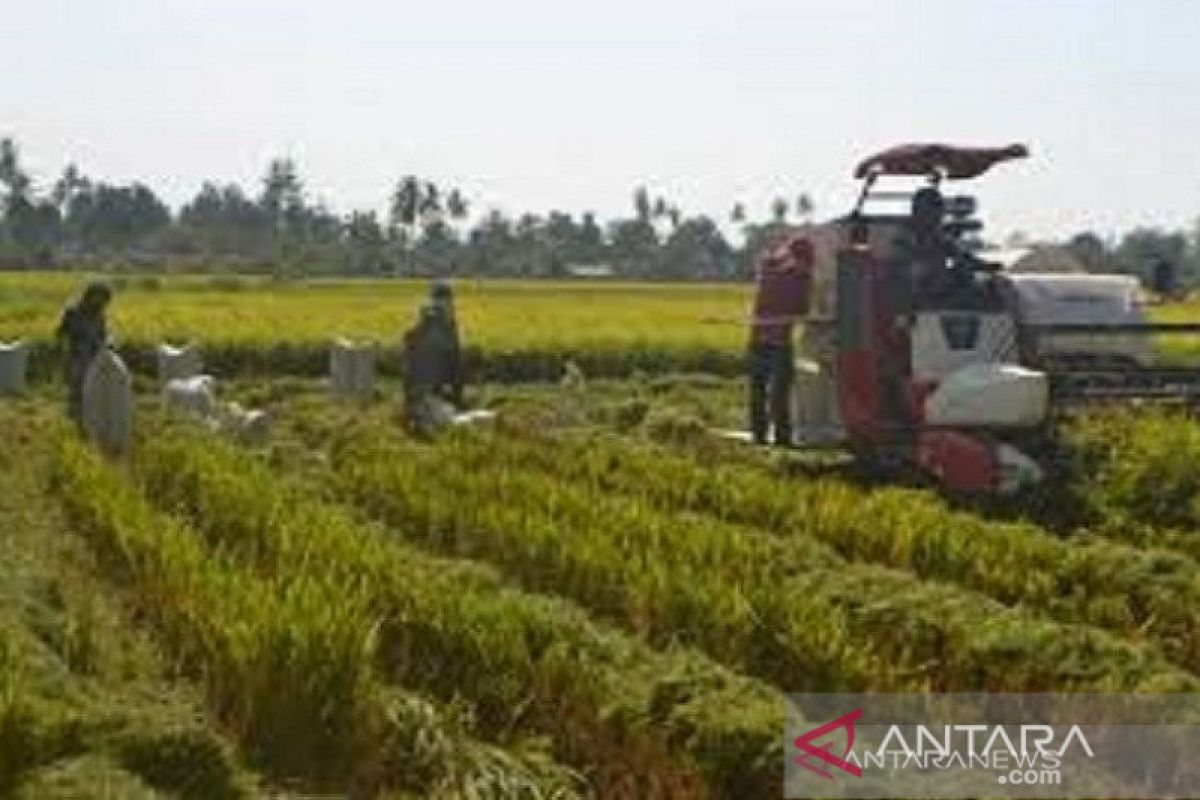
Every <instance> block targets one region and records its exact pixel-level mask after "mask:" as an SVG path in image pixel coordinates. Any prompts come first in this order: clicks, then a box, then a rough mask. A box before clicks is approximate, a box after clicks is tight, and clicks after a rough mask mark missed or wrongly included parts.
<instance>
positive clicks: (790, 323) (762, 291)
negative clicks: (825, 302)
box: [750, 236, 813, 346]
mask: <svg viewBox="0 0 1200 800" xmlns="http://www.w3.org/2000/svg"><path fill="white" fill-rule="evenodd" d="M812 263H813V251H812V244H811V243H810V242H809V241H808V240H807V239H804V238H803V237H799V236H795V237H791V238H789V239H787V240H786V241H785V242H784V243H783V244H781V245H780V246H778V247H774V248H772V249H771V250H770V251H768V252H767V253H766V255H765V256H763V258H762V259H761V260H760V261H759V264H758V277H757V281H758V285H757V291H756V292H755V296H754V309H753V318H752V319H751V334H750V338H751V342H752V343H754V344H766V345H776V346H782V345H787V344H789V343H791V339H792V330H793V328H794V327H795V323H796V321H797V320H799V318H800V317H801V316H803V315H804V313H805V312H806V311H808V300H809V297H808V296H809V285H810V283H811V279H812Z"/></svg>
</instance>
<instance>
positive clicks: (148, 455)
mask: <svg viewBox="0 0 1200 800" xmlns="http://www.w3.org/2000/svg"><path fill="white" fill-rule="evenodd" d="M7 280H8V281H9V282H8V283H5V284H0V285H3V286H5V287H7V289H11V288H12V287H13V286H16V285H17V284H18V282H19V280H21V279H13V278H11V276H10V277H9V278H8V279H7ZM172 281H179V283H178V285H172ZM195 281H199V283H194V282H195ZM36 285H37V286H38V287H39V289H38V291H40V292H42V293H43V294H42V295H40V296H39V298H38V299H31V298H32V295H22V297H23V298H24V299H23V300H21V301H20V302H17V301H14V300H13V295H12V293H11V292H9V293H8V295H7V296H6V299H5V300H4V301H3V302H0V330H5V331H9V332H10V333H8V334H0V338H2V337H3V335H11V332H13V331H14V330H16V328H17V327H19V326H20V325H28V324H30V323H29V321H30V320H37V321H38V322H37V325H41V324H43V322H44V321H45V320H47V319H52V318H53V316H54V309H56V308H57V306H58V304H59V303H60V302H61V297H60V296H59V295H58V294H56V292H61V291H65V290H69V288H70V287H69V285H68V283H66V282H62V281H60V282H59V283H57V284H56V283H55V281H54V280H51V279H49V278H38V279H36ZM422 291H423V289H422V287H420V286H416V285H393V284H388V285H387V286H386V287H383V286H368V285H344V286H343V285H337V286H329V287H320V288H319V289H318V288H315V287H293V286H284V287H271V288H270V289H267V288H261V289H253V288H247V287H242V288H239V289H237V290H233V289H228V290H222V291H217V290H216V289H214V288H213V287H211V286H209V285H208V284H207V283H205V282H204V281H202V280H200V279H167V284H166V285H165V286H159V287H158V288H153V289H152V288H148V287H142V288H137V287H133V288H128V289H127V290H126V291H125V293H123V294H122V295H121V296H120V297H119V300H118V309H119V310H118V311H117V316H116V319H115V324H114V327H115V328H117V329H119V330H121V331H126V330H128V331H130V332H131V335H133V334H132V332H133V331H137V332H138V333H137V334H136V335H138V336H144V337H146V338H147V339H148V340H149V339H151V338H154V337H158V336H159V335H160V334H161V332H162V330H163V329H162V328H161V327H156V326H161V325H163V324H165V323H164V322H163V321H164V320H166V319H171V318H174V319H197V318H199V317H201V316H202V315H203V313H204V311H203V309H204V307H205V306H204V300H203V298H209V299H210V300H211V298H213V297H221V298H225V299H228V298H231V297H232V298H234V299H231V300H229V301H228V304H227V305H224V306H223V305H221V304H217V305H214V306H213V311H212V315H213V318H214V319H221V320H225V321H230V322H229V324H230V325H231V326H235V325H237V326H241V327H235V328H234V329H235V330H236V331H237V335H238V336H242V337H246V338H245V339H244V341H246V342H251V344H249V345H247V346H250V347H275V346H278V344H279V342H284V343H287V342H292V341H295V342H307V344H308V346H312V347H314V348H315V347H318V346H321V342H322V341H323V340H324V339H326V338H328V337H329V336H330V335H332V334H331V333H330V332H329V331H328V330H326V329H325V328H326V326H327V325H328V326H330V327H334V326H336V324H337V323H338V321H339V320H340V319H341V317H340V316H339V314H341V313H344V309H347V308H360V309H362V310H364V314H363V315H362V318H361V319H357V322H356V323H354V324H362V325H364V327H362V328H360V329H358V331H359V333H355V331H353V330H346V331H339V332H345V333H349V334H351V335H367V336H370V335H373V334H372V331H376V332H378V335H379V336H381V337H383V335H384V332H386V330H388V328H387V326H389V325H391V324H392V323H391V322H389V321H388V320H389V319H390V317H389V316H388V315H389V314H391V313H392V310H391V309H392V308H393V306H394V307H395V313H396V315H397V316H399V317H405V315H407V314H408V313H409V311H410V310H411V307H412V306H413V305H415V304H416V303H417V302H419V295H420V293H421V292H422ZM576 291H577V292H578V294H571V293H570V292H566V291H562V290H560V291H558V292H556V291H554V290H553V289H552V287H548V286H544V285H539V286H533V285H523V284H513V285H511V286H510V285H503V286H501V287H497V286H496V285H492V284H489V285H488V286H464V287H463V288H462V295H461V296H462V300H461V308H462V309H463V315H464V327H465V328H466V329H467V331H469V334H468V335H470V336H472V337H473V338H474V337H476V336H477V335H478V337H479V339H480V347H481V348H482V350H483V352H484V353H487V352H488V348H489V347H491V348H496V349H495V350H493V351H491V352H500V351H502V350H503V348H513V349H514V350H520V349H521V348H534V349H536V348H538V347H545V342H546V341H551V342H553V343H554V344H553V347H555V348H558V347H562V348H568V349H570V350H571V352H575V349H576V348H584V347H586V346H587V345H586V342H587V341H588V340H587V339H585V338H573V337H576V336H578V335H581V334H582V333H583V331H582V330H579V329H578V328H577V326H578V325H580V324H581V323H582V321H583V320H585V319H589V318H590V319H592V320H595V321H596V324H597V326H598V333H597V335H598V336H600V338H599V339H597V340H595V341H604V342H605V344H604V345H603V346H604V347H612V348H614V351H613V352H619V350H620V349H621V348H623V347H625V346H628V345H631V343H636V342H639V341H646V342H651V343H653V344H652V345H650V346H659V343H660V339H661V341H664V342H666V345H665V346H666V347H668V348H672V347H681V348H685V349H686V348H687V347H689V346H693V345H695V344H696V343H697V342H699V343H700V346H702V347H704V348H709V347H711V348H713V350H714V352H723V353H726V354H727V355H728V356H729V357H730V358H736V356H737V351H738V349H739V348H740V329H739V328H738V327H737V326H736V325H733V326H723V327H718V326H716V325H715V324H713V325H707V324H706V323H705V322H704V321H703V320H704V319H705V315H711V317H712V318H713V319H716V318H718V316H719V315H722V314H734V315H736V314H739V313H741V308H742V305H743V304H744V296H743V294H742V290H741V289H740V288H736V287H697V288H690V289H680V290H678V294H672V292H673V291H676V290H668V289H666V288H663V287H633V286H620V285H612V286H609V285H605V286H602V287H588V288H587V289H586V290H584V289H578V290H576ZM305 292H307V293H309V295H310V296H314V297H315V296H317V295H319V296H320V297H322V298H323V299H322V300H321V301H320V302H313V303H312V304H311V306H309V307H310V309H311V310H310V313H309V314H307V315H305V314H304V313H303V312H302V309H304V308H305V307H306V305H305V303H306V301H305V300H304V299H303V298H304V297H305V295H304V293H305ZM372 293H374V295H375V296H374V297H372ZM35 294H36V293H35ZM584 294H586V295H587V298H588V299H587V300H586V301H585V300H584V299H582V296H583V295H584ZM260 295H261V297H260V300H261V303H260V305H261V309H262V310H261V312H260V313H261V316H260V317H259V318H258V319H257V320H256V319H254V318H253V315H252V314H251V313H250V311H249V309H252V308H253V307H254V298H255V297H258V296H260ZM154 297H161V298H163V299H164V302H163V305H162V307H161V308H158V309H147V308H145V307H144V306H145V305H147V304H148V303H149V301H150V299H152V298H154ZM268 297H269V298H271V299H269V300H268V299H267V298H268ZM522 298H523V299H522ZM564 298H570V301H571V302H568V303H566V304H565V305H564V303H563V300H564ZM493 300H494V304H493ZM21 303H24V306H23V307H24V308H25V311H24V312H19V311H16V310H14V309H18V308H21V307H22V305H21ZM222 303H224V300H222ZM539 304H542V305H544V306H545V307H546V308H545V310H544V313H545V314H547V315H550V317H549V318H550V319H554V320H556V324H558V325H561V326H562V329H561V330H555V329H554V326H553V325H550V324H549V323H548V322H547V321H546V319H544V318H542V317H541V316H540V314H541V313H542V311H538V312H536V313H535V312H534V311H532V310H530V309H533V308H539V307H540V306H539ZM560 306H562V307H560ZM577 306H578V307H577ZM235 308H241V309H243V310H245V311H246V316H244V317H238V315H237V314H236V313H234V309H235ZM522 308H525V310H524V311H522V310H521V309H522ZM668 308H669V309H671V310H670V311H666V310H662V309H668ZM284 309H286V311H285V310H284ZM335 309H342V311H335ZM366 309H373V310H374V311H373V312H372V313H374V314H375V316H371V315H370V314H367V313H366V312H365V310H366ZM550 309H557V310H550ZM23 313H24V314H25V315H26V316H22V314H23ZM557 313H561V314H562V316H559V317H554V316H553V315H554V314H557ZM289 314H294V315H295V316H287V315H289ZM521 314H530V315H532V316H537V318H538V319H539V320H540V322H539V324H541V325H543V326H544V327H542V328H540V329H539V330H540V332H541V336H543V337H545V338H544V339H539V338H538V334H537V332H535V331H534V330H524V329H523V326H522V323H521V321H520V320H521V319H522V317H521V316H520V315H521ZM39 315H40V316H39ZM122 315H124V316H122ZM155 315H163V316H155ZM171 315H175V316H174V317H172V316H171ZM660 315H665V316H662V319H664V320H665V319H676V320H684V319H686V320H692V322H691V323H689V324H691V325H692V326H693V327H692V328H691V329H690V331H691V334H692V335H691V338H689V334H688V333H687V332H686V331H684V332H681V331H678V330H668V328H669V327H670V326H669V325H667V324H665V323H663V330H662V333H663V336H662V337H657V336H656V335H655V327H656V324H655V322H654V321H653V320H654V319H655V318H657V317H659V316H660ZM351 316H355V315H354V314H351ZM532 316H531V318H532ZM235 319H239V320H241V321H240V322H238V323H234V322H232V320H235ZM21 320H24V321H21ZM268 320H271V322H268ZM600 320H605V321H606V322H605V323H604V324H603V325H601V324H600ZM618 320H623V321H624V324H618V323H617V322H616V321H618ZM568 321H569V323H570V324H568ZM284 324H294V325H295V326H296V329H295V331H294V332H293V331H291V330H290V329H286V328H279V330H284V331H286V337H285V338H284V339H273V338H272V335H271V333H272V326H273V325H284ZM347 324H348V325H349V324H351V323H347ZM256 325H257V326H258V327H255V326H256ZM370 325H375V326H377V327H374V328H371V327H369V326H370ZM4 326H8V327H4ZM139 326H143V327H140V328H139ZM639 326H641V327H639ZM726 328H728V329H729V330H726ZM28 330H29V328H23V329H21V330H16V332H18V333H25V332H26V331H28ZM196 330H197V332H198V333H197V336H200V335H201V334H204V330H203V328H196ZM293 334H294V338H293ZM27 335H28V334H27ZM706 336H712V337H713V338H711V339H709V338H705V337H706ZM255 337H257V338H255ZM306 337H308V338H306ZM555 337H557V338H555ZM622 337H627V338H622ZM642 337H645V338H644V339H643V338H642ZM723 337H727V338H723ZM209 340H210V336H209V335H207V334H205V335H204V341H205V343H206V350H207V343H208V342H209ZM622 342H624V344H622ZM544 352H548V351H544ZM676 366H677V365H676V363H675V362H671V363H670V364H666V365H664V366H663V369H662V370H661V374H651V373H652V371H650V370H641V369H631V370H630V371H629V374H627V375H622V376H619V377H616V378H613V377H606V376H604V375H591V374H588V376H587V379H586V381H585V384H584V385H582V386H578V385H576V386H570V387H566V386H559V385H556V384H552V383H550V384H545V383H543V384H531V383H521V382H512V380H504V381H495V382H481V383H477V384H476V385H474V386H473V387H472V389H471V396H472V399H473V400H474V401H475V402H476V403H477V404H479V405H484V406H487V407H490V408H493V409H495V410H496V411H497V412H498V418H497V421H496V423H495V424H494V425H492V426H490V427H481V428H471V429H461V430H457V431H453V432H451V433H449V434H447V435H444V436H441V437H439V438H437V439H435V440H433V441H424V440H416V439H413V438H410V437H408V436H407V435H406V434H405V433H404V432H403V431H402V429H401V427H400V425H399V424H398V421H397V403H396V394H395V386H394V384H392V383H391V382H390V381H385V383H384V386H383V387H382V388H381V390H380V391H379V392H378V393H377V394H376V395H375V396H374V397H372V398H370V399H368V400H365V401H362V402H344V401H341V402H339V401H336V400H334V399H332V398H331V397H329V395H328V392H327V390H326V388H325V387H324V386H323V385H322V384H321V383H320V382H319V381H316V380H312V379H310V378H308V377H305V376H304V375H303V374H302V373H301V374H278V373H272V372H266V373H263V374H255V373H253V372H251V373H247V374H241V375H237V376H233V375H230V376H229V378H228V379H227V380H222V383H221V394H222V397H223V399H233V400H237V401H239V402H241V403H243V404H245V405H247V406H254V407H261V408H264V409H266V410H268V411H269V412H270V413H271V414H272V416H273V419H274V427H273V431H272V436H271V439H270V441H269V443H268V444H266V445H265V446H259V447H250V446H247V445H244V444H239V443H236V442H234V441H232V440H227V439H224V438H221V437H219V436H216V435H214V434H213V433H211V432H209V431H208V430H206V429H204V428H202V427H200V426H197V425H194V424H189V423H187V422H186V421H181V420H176V419H169V418H167V417H166V416H165V415H164V414H163V412H162V410H161V409H160V407H159V400H158V398H157V395H156V393H155V392H154V391H152V390H151V387H150V384H149V382H148V381H141V382H140V383H141V384H142V385H143V387H144V389H145V391H143V392H142V393H141V394H140V396H139V400H138V407H137V409H136V419H137V440H136V445H135V448H134V451H133V453H132V454H131V455H130V456H129V457H128V458H127V459H123V460H120V461H111V460H107V459H105V458H103V457H101V456H100V455H98V454H97V453H96V452H94V451H93V450H92V448H90V447H89V446H87V445H86V444H85V443H83V442H81V441H80V440H79V439H78V437H77V436H76V435H75V434H74V432H73V431H72V430H71V429H69V428H68V427H67V426H66V425H65V424H64V423H63V422H62V421H61V419H60V418H59V417H60V412H59V409H58V407H57V405H58V402H59V398H58V394H59V391H60V389H59V387H58V386H56V385H55V384H54V383H53V382H37V383H35V385H34V386H33V388H32V390H31V392H30V393H29V395H27V396H25V397H23V398H16V399H0V426H2V427H3V429H4V430H5V432H6V437H7V438H6V444H8V445H9V446H7V447H5V448H4V449H3V450H0V470H3V473H2V474H3V475H4V476H5V483H4V486H3V489H4V491H3V492H0V533H2V534H3V535H0V565H2V566H3V569H2V570H0V597H3V598H4V603H0V790H2V791H3V792H5V793H11V794H14V795H17V796H25V797H78V796H81V793H86V792H87V791H92V790H94V788H95V787H97V786H100V785H103V786H105V787H111V789H110V796H120V797H142V796H144V797H155V796H161V795H167V796H180V797H206V798H207V797H267V796H269V797H281V796H282V797H291V796H295V797H309V796H313V795H321V796H345V797H355V798H358V797H438V798H463V797H470V798H530V799H533V798H584V797H589V798H590V797H595V798H726V797H728V798H743V797H746V798H749V797H754V798H757V797H777V796H780V795H781V792H782V781H783V775H784V772H783V759H784V755H785V752H786V749H785V744H786V742H785V740H784V737H783V718H784V705H783V697H784V695H785V694H787V693H790V692H832V691H843V692H868V691H870V692H925V691H995V692H1044V691H1077V692H1194V691H1197V690H1200V611H1198V610H1197V609H1200V602H1198V601H1200V545H1197V544H1196V541H1197V539H1196V536H1197V531H1196V528H1197V525H1200V424H1198V423H1197V422H1196V421H1195V420H1194V419H1192V418H1191V417H1190V416H1188V415H1187V414H1185V413H1183V412H1181V411H1178V410H1176V411H1159V410H1152V409H1123V410H1108V411H1097V412H1093V413H1089V414H1086V415H1082V416H1079V417H1076V418H1074V419H1072V420H1071V421H1070V424H1069V425H1068V426H1067V428H1066V429H1065V431H1064V438H1065V440H1066V442H1067V444H1068V448H1067V451H1066V452H1067V453H1068V454H1069V461H1068V463H1066V464H1065V465H1064V469H1063V476H1064V477H1063V479H1062V483H1061V484H1059V485H1055V486H1053V487H1050V488H1049V489H1047V492H1049V493H1050V496H1048V497H1046V496H1042V497H1039V498H1033V497H1022V498H1018V499H1015V500H1011V501H1007V502H1004V503H1000V504H987V505H984V504H980V505H969V504H966V503H964V502H961V501H957V500H952V499H949V498H946V497H943V496H941V495H939V494H937V493H935V492H933V491H931V490H929V489H927V488H922V487H920V486H916V485H913V486H895V485H887V486H885V485H880V484H879V483H877V482H874V481H873V480H872V479H871V478H870V477H869V476H864V475H861V474H859V473H858V472H857V471H856V470H855V469H854V468H853V466H852V465H849V464H847V463H846V462H845V461H844V460H842V459H839V458H838V457H836V456H821V457H815V456H813V455H811V454H807V453H775V452H764V451H760V450H752V449H748V448H744V447H742V446H740V445H737V444H735V443H732V442H728V441H726V440H722V439H719V438H717V437H713V436H711V435H710V434H709V433H708V432H707V431H708V430H709V429H711V428H713V427H732V426H735V425H738V424H739V421H740V418H741V402H742V398H741V392H742V390H741V386H740V383H739V381H738V380H737V379H736V378H730V377H722V376H721V375H720V374H713V373H711V372H710V373H698V372H692V371H689V372H686V373H685V372H681V371H680V370H678V369H676V368H675V367H676ZM585 372H586V370H585ZM506 377H507V378H511V376H506ZM1035 500H1037V501H1038V502H1036V503H1035V502H1034V501H1035ZM1068 512H1069V513H1068ZM81 787H85V788H83V789H81Z"/></svg>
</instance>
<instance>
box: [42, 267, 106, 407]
mask: <svg viewBox="0 0 1200 800" xmlns="http://www.w3.org/2000/svg"><path fill="white" fill-rule="evenodd" d="M111 301H112V289H110V288H108V285H107V284H105V283H101V282H99V281H97V282H94V283H90V284H88V286H87V288H86V289H84V290H83V295H82V296H81V297H80V299H79V302H77V303H75V304H74V305H72V306H69V307H68V308H67V309H66V310H64V311H63V313H62V318H61V319H60V320H59V323H58V330H57V332H56V338H57V339H58V343H59V346H60V347H61V348H62V351H63V377H64V379H65V380H66V383H67V416H69V417H70V418H71V420H72V421H73V422H74V423H75V424H76V425H80V426H82V424H83V379H84V377H86V375H87V369H88V366H89V365H90V364H91V363H92V359H94V358H95V357H96V355H97V354H99V352H100V350H101V349H103V348H104V346H105V345H106V344H107V343H108V324H107V321H106V319H105V312H106V311H107V309H108V304H109V303H110V302H111Z"/></svg>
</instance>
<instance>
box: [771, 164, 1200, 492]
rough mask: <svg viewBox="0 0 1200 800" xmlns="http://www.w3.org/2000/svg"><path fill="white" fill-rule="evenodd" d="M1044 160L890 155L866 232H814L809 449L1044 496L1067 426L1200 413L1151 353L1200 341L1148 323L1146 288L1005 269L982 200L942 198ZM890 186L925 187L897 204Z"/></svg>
mask: <svg viewBox="0 0 1200 800" xmlns="http://www.w3.org/2000/svg"><path fill="white" fill-rule="evenodd" d="M1027 155H1028V151H1027V150H1026V148H1025V147H1023V146H1021V145H1012V146H1009V147H1003V148H986V149H985V148H962V147H950V146H946V145H938V144H920V145H904V146H901V147H895V148H892V149H889V150H885V151H883V152H881V153H878V154H876V155H874V156H871V157H870V158H868V159H866V160H865V161H863V162H862V163H860V164H859V165H858V167H857V169H856V170H855V177H857V178H859V179H861V180H862V181H863V186H862V191H861V194H860V195H859V199H858V202H857V203H856V204H855V206H854V208H853V210H852V211H851V212H850V213H849V214H847V215H845V216H843V217H840V218H837V219H834V220H832V221H830V222H826V223H822V224H815V225H808V226H805V227H804V228H802V229H800V230H799V231H798V232H796V234H795V236H797V237H802V238H803V239H805V240H807V241H808V243H809V244H810V245H811V252H812V257H813V263H812V288H811V300H810V304H809V310H808V312H807V315H806V317H805V319H804V324H803V337H804V338H803V353H804V356H805V359H804V360H803V361H802V362H801V366H802V369H801V372H800V380H799V381H798V384H797V392H796V398H797V400H796V414H797V416H798V418H799V419H798V421H799V423H800V425H799V427H798V439H799V441H798V442H797V444H800V445H813V444H841V445H844V446H847V447H849V448H850V449H851V450H852V451H854V452H855V454H857V455H858V456H860V457H862V458H865V459H868V460H870V461H871V462H873V463H877V464H882V465H886V466H892V467H894V466H896V465H907V466H908V467H910V468H911V467H915V468H917V469H918V470H920V471H921V472H923V473H925V474H926V475H928V476H931V477H932V478H933V479H934V480H936V481H937V482H938V483H939V484H940V485H942V486H943V487H945V488H946V489H948V490H951V491H962V492H1009V491H1012V490H1015V489H1017V488H1019V487H1021V486H1022V485H1027V484H1032V483H1037V482H1038V481H1040V480H1041V479H1042V478H1043V475H1044V471H1045V468H1046V466H1047V465H1046V464H1042V463H1039V458H1040V457H1042V456H1043V455H1044V451H1043V449H1042V447H1043V445H1042V443H1044V442H1045V441H1047V439H1048V434H1049V433H1051V428H1050V425H1051V421H1052V420H1053V419H1054V418H1055V417H1056V416H1057V414H1058V412H1059V411H1060V410H1062V409H1064V408H1067V407H1070V406H1071V405H1073V404H1076V403H1078V402H1081V401H1091V400H1098V399H1106V398H1172V399H1184V400H1190V399H1192V398H1195V397H1196V396H1197V395H1200V370H1196V369H1193V368H1185V367H1170V366H1161V365H1156V364H1155V363H1154V353H1153V347H1152V344H1153V343H1152V339H1151V337H1152V336H1155V335H1159V334H1165V333H1179V332H1184V333H1195V332H1197V331H1200V325H1190V324H1183V325H1163V324H1150V323H1148V322H1147V320H1146V317H1145V314H1144V312H1143V309H1142V305H1141V300H1140V288H1139V284H1138V281H1137V279H1136V278H1133V277H1130V276H1121V275H1093V274H1086V273H1082V272H1041V273H1036V272H1034V273H1031V272H1021V271H1016V270H1010V269H1007V268H1006V267H1005V265H1004V264H1002V263H997V262H996V261H992V260H989V259H988V257H987V256H988V251H986V250H982V249H981V248H980V245H979V241H980V237H979V232H980V230H981V228H982V223H981V222H980V221H979V220H978V219H977V218H976V216H975V213H976V202H975V200H974V198H972V197H970V196H962V195H959V196H946V195H943V193H942V189H943V187H944V186H945V185H946V183H947V182H949V181H958V180H963V179H968V178H975V177H978V176H980V175H982V174H983V173H985V172H986V171H988V170H989V169H991V168H992V167H993V166H995V165H997V164H1000V163H1002V162H1005V161H1009V160H1012V159H1018V158H1023V157H1025V156H1027ZM890 176H899V177H901V178H908V179H909V182H910V183H911V182H912V179H916V186H912V185H910V186H908V187H907V189H906V190H905V191H900V192H898V191H882V190H880V188H879V187H880V185H881V179H883V178H887V177H890ZM889 205H890V206H891V208H890V209H889V208H888V206H889ZM897 205H898V206H899V207H897ZM808 249H809V248H803V250H808Z"/></svg>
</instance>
